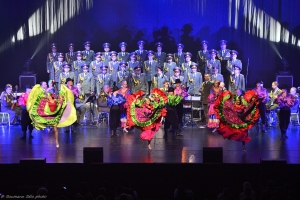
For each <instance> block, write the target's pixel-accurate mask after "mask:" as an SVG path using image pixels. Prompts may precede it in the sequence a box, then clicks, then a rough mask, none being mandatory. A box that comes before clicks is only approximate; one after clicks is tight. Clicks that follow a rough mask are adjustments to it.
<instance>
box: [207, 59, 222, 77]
mask: <svg viewBox="0 0 300 200" xmlns="http://www.w3.org/2000/svg"><path fill="white" fill-rule="evenodd" d="M214 67H215V68H218V69H219V71H221V63H220V61H219V60H216V59H215V60H209V61H208V62H207V67H206V69H205V74H210V75H212V73H213V72H212V68H214Z"/></svg>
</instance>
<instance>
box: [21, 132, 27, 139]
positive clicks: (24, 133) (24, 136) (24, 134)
mask: <svg viewBox="0 0 300 200" xmlns="http://www.w3.org/2000/svg"><path fill="white" fill-rule="evenodd" d="M21 139H26V131H23V136H22V137H21Z"/></svg>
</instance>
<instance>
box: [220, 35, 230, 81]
mask: <svg viewBox="0 0 300 200" xmlns="http://www.w3.org/2000/svg"><path fill="white" fill-rule="evenodd" d="M226 45H227V41H226V40H221V41H220V47H221V50H219V51H218V53H217V58H218V59H219V60H220V63H221V67H222V71H221V70H219V73H221V74H222V75H223V76H224V81H225V82H226V83H228V81H229V77H230V74H229V72H228V70H227V64H228V60H230V58H231V56H230V50H229V49H227V48H226ZM222 46H223V47H222Z"/></svg>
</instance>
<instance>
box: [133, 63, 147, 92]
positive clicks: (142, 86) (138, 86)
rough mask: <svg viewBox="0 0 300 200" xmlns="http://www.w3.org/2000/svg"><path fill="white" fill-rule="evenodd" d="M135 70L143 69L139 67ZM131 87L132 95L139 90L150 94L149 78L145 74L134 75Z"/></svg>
mask: <svg viewBox="0 0 300 200" xmlns="http://www.w3.org/2000/svg"><path fill="white" fill-rule="evenodd" d="M134 70H135V71H136V70H141V68H140V67H139V66H136V67H135V69H134ZM130 85H131V88H130V90H131V92H132V93H135V92H138V91H139V90H142V91H143V92H145V93H147V92H148V83H147V78H146V75H145V74H143V73H140V74H138V73H133V74H132V76H131V77H130Z"/></svg>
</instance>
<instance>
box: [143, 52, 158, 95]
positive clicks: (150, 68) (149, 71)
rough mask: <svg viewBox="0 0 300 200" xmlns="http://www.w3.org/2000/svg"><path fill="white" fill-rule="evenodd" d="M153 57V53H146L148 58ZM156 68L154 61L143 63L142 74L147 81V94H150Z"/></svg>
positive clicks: (156, 64)
mask: <svg viewBox="0 0 300 200" xmlns="http://www.w3.org/2000/svg"><path fill="white" fill-rule="evenodd" d="M150 56H154V52H153V51H148V57H150ZM157 67H158V63H157V61H155V60H153V59H152V60H147V61H145V62H144V73H145V75H146V79H147V81H148V92H149V93H150V88H151V82H152V79H153V76H154V75H155V74H156V71H157Z"/></svg>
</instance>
